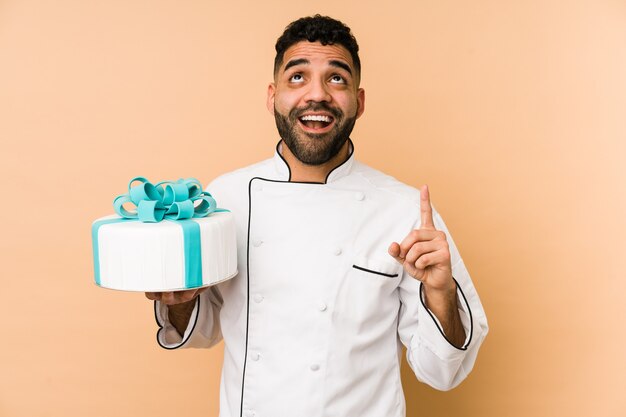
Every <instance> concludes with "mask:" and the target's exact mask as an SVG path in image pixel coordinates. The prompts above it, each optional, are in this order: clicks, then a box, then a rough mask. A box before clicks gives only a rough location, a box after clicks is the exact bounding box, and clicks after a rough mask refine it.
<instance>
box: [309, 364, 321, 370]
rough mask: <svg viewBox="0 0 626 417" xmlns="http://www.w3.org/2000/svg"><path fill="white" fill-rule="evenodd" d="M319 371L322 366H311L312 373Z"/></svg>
mask: <svg viewBox="0 0 626 417" xmlns="http://www.w3.org/2000/svg"><path fill="white" fill-rule="evenodd" d="M318 369H320V366H319V365H318V364H316V363H314V364H313V365H311V370H312V371H317V370H318Z"/></svg>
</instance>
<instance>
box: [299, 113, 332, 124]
mask: <svg viewBox="0 0 626 417" xmlns="http://www.w3.org/2000/svg"><path fill="white" fill-rule="evenodd" d="M301 120H302V121H306V120H310V121H313V122H326V123H330V120H331V119H330V117H329V116H324V115H315V114H309V115H306V116H302V118H301Z"/></svg>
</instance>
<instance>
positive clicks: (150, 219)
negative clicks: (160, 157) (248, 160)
mask: <svg viewBox="0 0 626 417" xmlns="http://www.w3.org/2000/svg"><path fill="white" fill-rule="evenodd" d="M137 181H138V182H140V184H139V185H135V186H132V185H133V183H135V182H137ZM198 201H199V202H200V203H199V204H197V202H198ZM126 203H132V204H134V205H135V206H136V207H137V210H136V211H128V210H127V209H125V208H124V204H126ZM196 204H197V205H196ZM113 208H114V209H115V212H116V213H117V214H118V215H119V216H120V217H124V218H126V219H139V221H142V222H147V223H156V222H160V221H161V220H163V219H167V220H184V219H191V218H193V217H206V216H208V215H209V214H211V213H212V212H214V211H223V210H221V209H218V208H217V203H216V202H215V199H214V198H213V197H212V196H211V194H210V193H208V192H207V191H202V184H201V183H200V181H198V180H197V179H195V178H187V179H182V178H181V179H179V180H178V181H176V182H174V181H161V182H159V183H157V184H156V185H154V184H152V183H151V182H150V181H148V180H147V179H146V178H144V177H135V178H133V179H132V180H130V182H129V183H128V194H122V195H119V196H117V197H115V200H113Z"/></svg>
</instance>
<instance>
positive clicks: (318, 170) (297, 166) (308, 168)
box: [281, 140, 350, 183]
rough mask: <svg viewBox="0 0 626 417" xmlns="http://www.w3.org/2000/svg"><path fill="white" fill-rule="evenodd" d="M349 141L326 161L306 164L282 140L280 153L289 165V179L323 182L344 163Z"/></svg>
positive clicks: (346, 157)
mask: <svg viewBox="0 0 626 417" xmlns="http://www.w3.org/2000/svg"><path fill="white" fill-rule="evenodd" d="M349 143H350V141H348V140H347V141H346V143H344V144H343V146H342V147H341V149H340V150H339V152H337V155H335V156H334V157H332V158H331V159H330V160H329V161H328V162H325V163H323V164H321V165H307V164H305V163H303V162H302V161H300V160H299V159H298V158H296V157H295V155H294V154H293V153H291V151H290V150H289V147H288V146H287V145H285V143H284V142H283V143H282V145H283V146H281V155H282V156H283V158H284V159H285V162H287V165H289V171H290V172H291V177H290V179H289V180H290V181H292V182H321V183H323V182H325V181H326V177H327V176H328V174H329V173H330V171H332V170H333V169H335V168H336V167H338V166H339V165H341V164H342V163H344V162H345V161H346V160H347V159H348V156H349V150H350V144H349Z"/></svg>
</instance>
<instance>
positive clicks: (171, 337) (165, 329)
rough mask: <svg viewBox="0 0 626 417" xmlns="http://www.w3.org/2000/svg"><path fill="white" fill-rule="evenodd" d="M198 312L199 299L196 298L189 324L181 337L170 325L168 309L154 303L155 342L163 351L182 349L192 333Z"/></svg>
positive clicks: (158, 302) (156, 302)
mask: <svg viewBox="0 0 626 417" xmlns="http://www.w3.org/2000/svg"><path fill="white" fill-rule="evenodd" d="M199 310H200V297H196V304H195V306H194V307H193V311H192V312H191V317H189V324H188V325H187V328H186V329H185V333H184V334H183V335H182V337H181V335H180V334H179V333H178V330H176V328H175V327H174V326H173V325H172V323H170V320H169V315H168V307H167V305H166V304H163V303H161V302H160V301H155V302H154V318H155V319H156V322H157V324H158V325H159V330H158V331H157V335H156V338H157V342H158V344H159V345H160V346H161V347H162V348H163V349H178V348H179V347H182V346H183V345H184V344H185V343H187V341H188V340H189V338H190V337H191V334H192V333H193V330H194V329H195V327H196V323H197V322H198V311H199Z"/></svg>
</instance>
